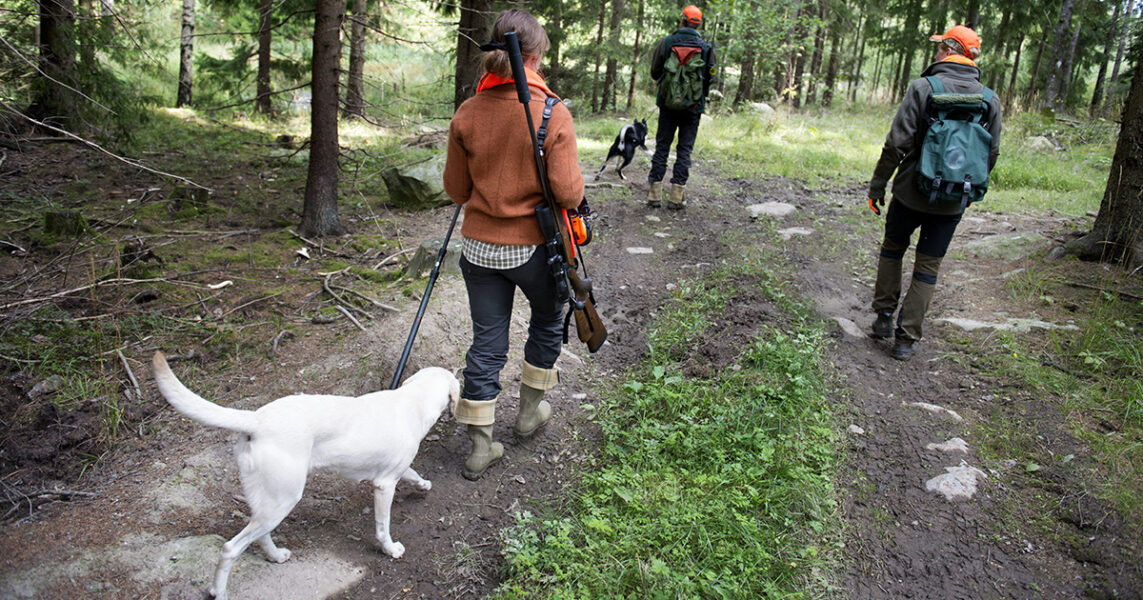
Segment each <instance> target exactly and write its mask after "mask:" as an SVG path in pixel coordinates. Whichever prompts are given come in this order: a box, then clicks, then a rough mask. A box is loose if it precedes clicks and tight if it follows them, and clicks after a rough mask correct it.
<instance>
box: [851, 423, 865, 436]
mask: <svg viewBox="0 0 1143 600" xmlns="http://www.w3.org/2000/svg"><path fill="white" fill-rule="evenodd" d="M849 432H850V433H852V434H854V435H865V430H864V429H862V428H861V426H860V425H850V426H849Z"/></svg>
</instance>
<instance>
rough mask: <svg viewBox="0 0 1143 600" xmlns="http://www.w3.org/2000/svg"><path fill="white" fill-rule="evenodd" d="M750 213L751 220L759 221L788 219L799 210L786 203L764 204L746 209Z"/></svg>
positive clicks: (752, 205)
mask: <svg viewBox="0 0 1143 600" xmlns="http://www.w3.org/2000/svg"><path fill="white" fill-rule="evenodd" d="M746 210H748V211H750V218H751V219H757V218H758V217H763V216H765V217H786V216H789V215H790V214H791V213H793V212H794V211H795V210H798V209H797V207H795V206H794V205H793V204H786V203H785V202H763V203H762V204H751V205H750V206H747V207H746Z"/></svg>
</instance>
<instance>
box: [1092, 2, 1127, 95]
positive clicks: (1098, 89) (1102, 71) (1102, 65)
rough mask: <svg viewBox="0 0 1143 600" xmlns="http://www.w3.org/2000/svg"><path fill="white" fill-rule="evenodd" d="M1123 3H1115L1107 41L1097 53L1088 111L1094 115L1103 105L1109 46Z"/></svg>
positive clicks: (1115, 32) (1112, 40) (1116, 27)
mask: <svg viewBox="0 0 1143 600" xmlns="http://www.w3.org/2000/svg"><path fill="white" fill-rule="evenodd" d="M1122 9H1123V5H1122V4H1120V3H1119V2H1116V3H1115V13H1114V14H1113V15H1112V16H1111V26H1110V27H1108V28H1107V41H1105V42H1104V44H1103V53H1102V54H1100V55H1099V72H1098V73H1097V74H1096V76H1095V89H1094V90H1092V92H1091V105H1090V106H1089V107H1088V112H1089V114H1090V115H1091V116H1093V117H1094V116H1095V115H1096V113H1098V112H1099V108H1100V107H1101V106H1103V90H1104V83H1105V80H1106V78H1107V63H1108V62H1109V61H1110V60H1111V46H1112V45H1113V44H1115V35H1116V34H1117V33H1119V11H1120V10H1122Z"/></svg>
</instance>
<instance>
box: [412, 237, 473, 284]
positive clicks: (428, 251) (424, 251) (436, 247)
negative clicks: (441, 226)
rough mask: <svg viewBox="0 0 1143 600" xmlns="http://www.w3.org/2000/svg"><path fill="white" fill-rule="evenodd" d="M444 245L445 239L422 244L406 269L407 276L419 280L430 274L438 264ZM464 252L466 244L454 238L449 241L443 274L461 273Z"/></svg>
mask: <svg viewBox="0 0 1143 600" xmlns="http://www.w3.org/2000/svg"><path fill="white" fill-rule="evenodd" d="M442 243H444V238H433V239H431V240H426V241H424V242H421V246H420V247H419V248H417V252H416V254H414V255H413V258H412V259H410V260H409V265H408V266H407V267H405V275H406V276H408V277H413V278H418V277H424V276H425V275H426V274H428V273H429V271H431V270H432V268H433V265H435V264H436V262H437V255H438V254H440V252H441V244H442ZM463 250H464V243H463V242H461V241H460V240H458V239H455V238H454V239H451V240H449V241H448V250H445V256H444V260H442V261H441V273H460V255H461V252H462V251H463Z"/></svg>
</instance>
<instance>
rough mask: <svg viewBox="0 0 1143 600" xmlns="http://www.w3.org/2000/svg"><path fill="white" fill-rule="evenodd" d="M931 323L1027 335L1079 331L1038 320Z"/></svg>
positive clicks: (947, 319)
mask: <svg viewBox="0 0 1143 600" xmlns="http://www.w3.org/2000/svg"><path fill="white" fill-rule="evenodd" d="M933 321H934V322H937V323H948V324H949V325H953V326H955V327H959V328H960V329H963V330H965V331H975V330H977V329H995V330H997V331H1012V332H1015V333H1028V332H1030V331H1032V330H1033V329H1066V330H1070V331H1075V330H1077V329H1079V327H1077V326H1076V325H1074V324H1072V323H1068V324H1065V325H1058V324H1056V323H1049V322H1047V321H1041V320H1040V319H1018V318H1015V317H1009V318H1007V319H1005V321H1004V322H1003V323H992V322H989V321H978V320H976V319H965V318H962V317H942V318H939V319H933Z"/></svg>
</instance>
